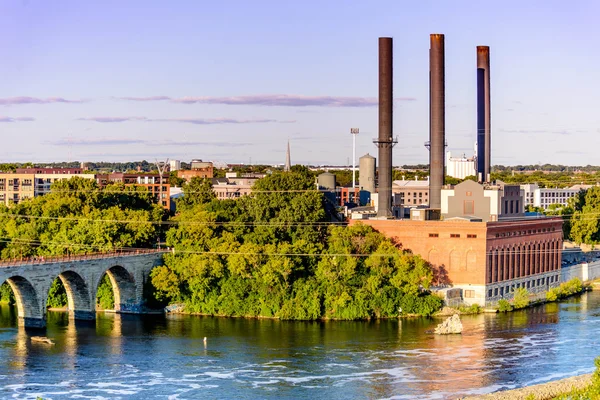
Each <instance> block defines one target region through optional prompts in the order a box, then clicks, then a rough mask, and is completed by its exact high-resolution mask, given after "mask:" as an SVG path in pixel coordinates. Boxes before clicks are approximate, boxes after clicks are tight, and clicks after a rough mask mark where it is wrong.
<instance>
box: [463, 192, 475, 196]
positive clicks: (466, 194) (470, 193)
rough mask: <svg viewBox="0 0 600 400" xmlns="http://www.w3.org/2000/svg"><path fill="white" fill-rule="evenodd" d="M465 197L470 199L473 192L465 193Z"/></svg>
mask: <svg viewBox="0 0 600 400" xmlns="http://www.w3.org/2000/svg"><path fill="white" fill-rule="evenodd" d="M465 196H467V197H471V196H473V192H466V193H465Z"/></svg>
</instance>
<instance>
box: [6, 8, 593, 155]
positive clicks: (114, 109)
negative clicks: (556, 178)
mask: <svg viewBox="0 0 600 400" xmlns="http://www.w3.org/2000/svg"><path fill="white" fill-rule="evenodd" d="M598 15H600V2H597V1H595V0H593V1H584V0H581V1H577V0H575V1H570V2H566V1H553V0H543V1H542V0H532V1H521V0H518V1H512V0H505V1H495V2H488V1H480V0H472V1H466V0H453V1H428V0H421V1H408V0H390V1H379V0H373V1H369V2H365V1H360V2H359V1H336V0H330V1H315V0H304V1H302V2H295V1H281V0H278V1H270V0H255V1H244V0H238V1H234V0H220V1H207V0H198V1H195V0H194V1H192V0H190V1H184V0H180V1H178V0H173V1H168V2H165V1H158V0H143V1H137V0H130V1H126V2H124V1H121V0H103V1H92V0H90V1H79V0H62V1H53V2H48V1H43V0H37V1H34V0H30V1H26V0H21V1H17V0H15V1H3V2H0V139H1V141H0V162H14V161H18V162H26V161H33V162H37V163H44V162H52V161H131V160H142V159H146V160H149V161H154V160H155V159H160V160H164V159H166V158H170V159H179V160H182V161H189V160H191V159H203V160H211V161H220V162H230V163H251V164H263V163H264V164H281V163H283V162H284V160H285V151H286V146H287V141H288V140H289V141H290V147H291V158H292V163H302V164H307V163H310V164H330V165H331V164H338V165H339V164H348V163H349V162H350V159H351V157H352V137H351V135H350V128H359V129H360V133H359V134H358V136H357V138H356V145H357V149H356V152H357V157H359V156H361V155H363V154H366V153H370V154H371V155H374V156H376V155H377V148H376V147H375V145H374V144H373V139H374V138H375V137H376V136H377V129H378V112H377V95H378V76H377V73H378V65H377V63H378V54H377V51H378V44H377V43H378V37H382V36H390V37H393V38H394V98H395V101H394V134H395V136H397V137H398V144H397V145H396V147H395V148H394V151H393V162H394V165H404V164H416V163H427V162H428V154H427V150H426V148H425V147H424V142H425V141H427V140H429V78H428V76H429V59H428V53H429V35H430V34H431V33H443V34H444V35H445V49H446V50H445V51H446V53H445V54H446V59H445V65H446V141H447V143H448V150H449V151H451V152H452V153H453V155H462V154H463V153H465V154H466V155H467V156H471V155H473V146H474V142H475V139H476V107H475V103H476V90H475V89H476V46H477V45H487V46H490V59H491V68H490V69H491V103H492V106H491V114H492V164H493V165H498V164H500V165H516V164H538V163H553V164H566V165H587V164H592V165H599V164H600V158H599V157H598V156H597V155H596V154H597V152H598V151H597V148H599V147H600V112H598V108H599V106H600V90H599V89H600V80H599V75H598V73H597V70H598V66H599V65H600V52H599V51H598V38H599V37H600V24H598V23H597V16H598Z"/></svg>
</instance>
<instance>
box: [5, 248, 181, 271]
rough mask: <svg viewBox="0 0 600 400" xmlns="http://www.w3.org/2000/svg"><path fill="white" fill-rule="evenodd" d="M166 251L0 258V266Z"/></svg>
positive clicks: (125, 251)
mask: <svg viewBox="0 0 600 400" xmlns="http://www.w3.org/2000/svg"><path fill="white" fill-rule="evenodd" d="M167 251H169V250H168V249H117V250H114V251H109V252H96V253H84V254H68V255H64V256H52V257H45V256H40V257H24V258H17V259H10V260H0V267H14V266H17V265H31V264H48V263H57V262H69V261H83V260H96V259H101V258H111V257H127V256H135V255H139V254H152V253H165V252H167Z"/></svg>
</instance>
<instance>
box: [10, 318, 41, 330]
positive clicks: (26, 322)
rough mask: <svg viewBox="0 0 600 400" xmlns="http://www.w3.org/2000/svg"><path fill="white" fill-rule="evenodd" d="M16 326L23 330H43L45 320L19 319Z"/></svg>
mask: <svg viewBox="0 0 600 400" xmlns="http://www.w3.org/2000/svg"><path fill="white" fill-rule="evenodd" d="M17 324H18V325H19V326H22V327H24V328H45V327H46V319H45V318H32V317H19V318H18V323H17Z"/></svg>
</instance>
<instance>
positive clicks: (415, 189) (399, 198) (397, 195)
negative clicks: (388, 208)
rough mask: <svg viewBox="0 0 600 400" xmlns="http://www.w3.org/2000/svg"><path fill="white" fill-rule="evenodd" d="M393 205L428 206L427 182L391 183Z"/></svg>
mask: <svg viewBox="0 0 600 400" xmlns="http://www.w3.org/2000/svg"><path fill="white" fill-rule="evenodd" d="M392 196H393V200H394V201H393V203H394V205H396V206H404V207H409V206H410V207H412V206H422V205H428V204H429V180H428V179H427V180H418V179H416V180H408V181H407V180H404V179H402V180H398V181H393V182H392Z"/></svg>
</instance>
